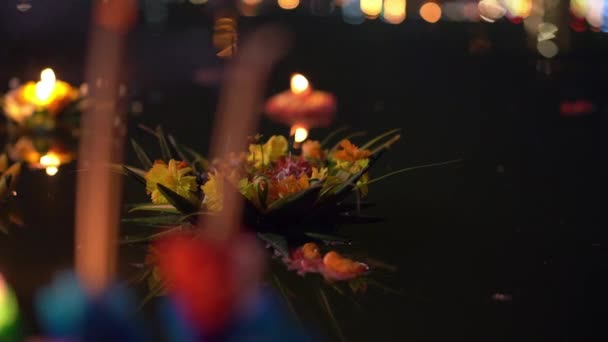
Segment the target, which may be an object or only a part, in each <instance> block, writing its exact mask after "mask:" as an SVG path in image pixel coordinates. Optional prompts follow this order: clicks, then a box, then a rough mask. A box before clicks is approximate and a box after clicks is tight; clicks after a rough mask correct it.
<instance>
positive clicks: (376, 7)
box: [361, 0, 382, 18]
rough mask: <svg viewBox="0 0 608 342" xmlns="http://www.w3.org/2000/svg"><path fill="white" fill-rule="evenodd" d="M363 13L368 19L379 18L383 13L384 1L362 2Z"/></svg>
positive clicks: (369, 0)
mask: <svg viewBox="0 0 608 342" xmlns="http://www.w3.org/2000/svg"><path fill="white" fill-rule="evenodd" d="M361 12H363V13H364V14H365V16H367V17H368V18H377V17H378V15H379V14H380V12H382V0H361Z"/></svg>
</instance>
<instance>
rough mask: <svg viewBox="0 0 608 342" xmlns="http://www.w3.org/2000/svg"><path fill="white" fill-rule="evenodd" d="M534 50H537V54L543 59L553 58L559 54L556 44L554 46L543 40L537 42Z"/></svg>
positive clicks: (549, 41)
mask: <svg viewBox="0 0 608 342" xmlns="http://www.w3.org/2000/svg"><path fill="white" fill-rule="evenodd" d="M536 48H537V49H538V53H540V54H541V55H542V56H543V57H545V58H553V57H555V56H556V55H557V53H558V52H559V48H558V47H557V44H555V43H554V42H553V41H551V40H543V41H541V42H538V44H537V45H536Z"/></svg>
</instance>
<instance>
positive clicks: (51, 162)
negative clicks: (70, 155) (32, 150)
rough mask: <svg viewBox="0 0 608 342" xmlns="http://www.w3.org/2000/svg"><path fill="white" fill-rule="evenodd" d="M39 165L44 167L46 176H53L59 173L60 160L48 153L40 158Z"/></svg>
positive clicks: (53, 154)
mask: <svg viewBox="0 0 608 342" xmlns="http://www.w3.org/2000/svg"><path fill="white" fill-rule="evenodd" d="M40 165H42V166H43V167H45V169H46V174H47V175H49V176H54V175H56V174H57V172H59V165H61V159H59V156H58V155H56V154H55V153H53V152H49V153H47V154H45V155H43V156H42V157H40Z"/></svg>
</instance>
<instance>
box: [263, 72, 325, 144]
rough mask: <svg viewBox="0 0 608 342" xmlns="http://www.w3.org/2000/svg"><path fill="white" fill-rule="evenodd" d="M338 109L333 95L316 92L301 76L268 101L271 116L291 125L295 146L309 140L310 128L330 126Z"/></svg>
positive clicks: (298, 75) (292, 77)
mask: <svg viewBox="0 0 608 342" xmlns="http://www.w3.org/2000/svg"><path fill="white" fill-rule="evenodd" d="M335 110H336V100H335V98H334V96H333V95H332V94H330V93H327V92H323V91H318V90H313V89H312V87H311V85H310V83H309V82H308V79H307V78H306V77H305V76H304V75H302V74H293V75H292V76H291V80H290V89H289V90H286V91H283V92H281V93H279V94H277V95H275V96H273V97H271V98H270V99H269V100H268V101H267V102H266V114H267V115H268V117H270V118H271V119H273V120H275V121H278V122H281V123H283V124H286V125H288V126H290V127H291V135H292V136H293V137H294V141H295V142H296V143H301V142H303V141H304V140H306V138H307V137H308V130H309V129H310V128H312V127H319V126H321V127H325V126H329V124H330V123H331V121H332V119H333V115H334V113H335Z"/></svg>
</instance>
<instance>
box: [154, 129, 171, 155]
mask: <svg viewBox="0 0 608 342" xmlns="http://www.w3.org/2000/svg"><path fill="white" fill-rule="evenodd" d="M156 134H157V137H158V143H159V144H160V152H161V155H162V157H163V160H164V161H166V162H167V163H168V162H169V160H171V159H173V155H172V154H171V150H170V149H169V144H168V143H167V139H166V138H165V133H164V132H163V128H162V127H160V126H158V127H156Z"/></svg>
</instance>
